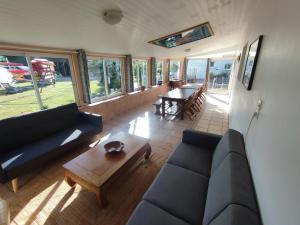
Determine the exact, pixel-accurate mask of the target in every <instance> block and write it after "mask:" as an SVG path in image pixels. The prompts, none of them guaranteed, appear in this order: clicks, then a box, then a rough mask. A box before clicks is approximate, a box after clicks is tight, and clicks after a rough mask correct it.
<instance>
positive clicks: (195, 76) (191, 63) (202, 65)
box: [187, 59, 207, 83]
mask: <svg viewBox="0 0 300 225" xmlns="http://www.w3.org/2000/svg"><path fill="white" fill-rule="evenodd" d="M206 66H207V60H206V59H189V60H188V66H187V82H188V83H202V82H204V80H205V79H206Z"/></svg>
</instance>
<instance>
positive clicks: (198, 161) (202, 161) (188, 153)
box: [167, 143, 213, 177]
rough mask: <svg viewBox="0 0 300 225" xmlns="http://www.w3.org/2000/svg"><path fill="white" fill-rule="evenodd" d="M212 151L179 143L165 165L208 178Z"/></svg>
mask: <svg viewBox="0 0 300 225" xmlns="http://www.w3.org/2000/svg"><path fill="white" fill-rule="evenodd" d="M212 153H213V151H212V150H208V149H205V148H201V147H197V146H194V145H189V144H184V143H180V144H179V145H178V146H177V148H176V150H175V152H174V153H173V154H172V155H171V157H170V158H169V159H168V161H167V163H170V164H173V165H177V166H180V167H183V168H185V169H189V170H192V171H194V172H197V173H200V174H202V175H204V176H206V177H209V174H210V167H211V160H212Z"/></svg>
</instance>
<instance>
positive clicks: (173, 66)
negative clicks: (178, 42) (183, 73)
mask: <svg viewBox="0 0 300 225" xmlns="http://www.w3.org/2000/svg"><path fill="white" fill-rule="evenodd" d="M179 74H180V61H178V60H171V61H170V74H169V79H170V80H179V77H180V76H179Z"/></svg>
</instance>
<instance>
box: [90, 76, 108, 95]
mask: <svg viewBox="0 0 300 225" xmlns="http://www.w3.org/2000/svg"><path fill="white" fill-rule="evenodd" d="M90 89H91V97H92V98H95V97H103V96H105V87H104V84H101V83H100V82H99V81H97V80H92V81H90Z"/></svg>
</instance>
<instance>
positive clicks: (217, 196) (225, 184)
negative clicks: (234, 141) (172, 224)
mask: <svg viewBox="0 0 300 225" xmlns="http://www.w3.org/2000/svg"><path fill="white" fill-rule="evenodd" d="M230 204H237V205H241V206H244V207H246V208H248V209H250V210H252V211H253V212H257V211H258V209H257V205H256V198H255V193H254V188H253V184H252V179H251V175H250V171H249V168H248V162H247V160H246V159H245V158H244V157H243V156H241V155H238V154H235V153H230V154H228V155H227V156H226V158H225V159H224V160H223V162H222V163H221V165H220V166H219V167H218V168H217V169H216V171H215V172H214V173H213V174H212V176H211V177H210V180H209V186H208V194H207V199H206V206H205V216H204V223H203V224H204V225H207V224H209V223H210V222H211V221H212V220H213V219H214V218H215V217H216V216H217V215H218V214H220V213H221V212H222V210H223V209H224V208H226V207H227V206H229V205H230Z"/></svg>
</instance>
